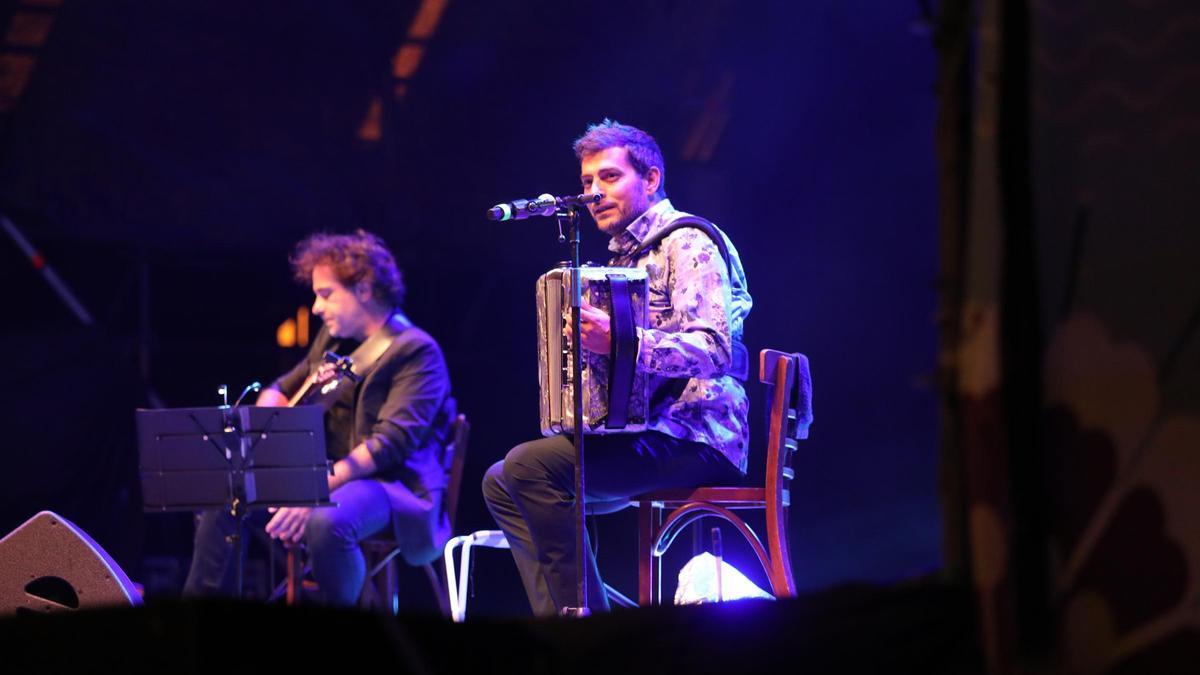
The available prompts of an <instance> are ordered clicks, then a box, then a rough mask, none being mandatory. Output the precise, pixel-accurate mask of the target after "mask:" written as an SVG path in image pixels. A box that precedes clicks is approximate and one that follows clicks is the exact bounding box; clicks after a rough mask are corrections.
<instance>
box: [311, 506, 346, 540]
mask: <svg viewBox="0 0 1200 675" xmlns="http://www.w3.org/2000/svg"><path fill="white" fill-rule="evenodd" d="M304 539H305V541H306V542H307V543H308V545H309V546H319V545H321V544H326V543H333V542H336V543H338V544H352V545H357V544H358V537H357V534H356V533H355V531H354V524H353V523H352V522H351V521H350V520H349V519H347V518H345V517H343V516H342V514H340V513H339V509H336V508H331V509H313V512H312V516H311V517H310V518H309V519H308V524H307V525H305V528H304Z"/></svg>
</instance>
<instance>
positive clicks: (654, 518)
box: [638, 502, 662, 607]
mask: <svg viewBox="0 0 1200 675" xmlns="http://www.w3.org/2000/svg"><path fill="white" fill-rule="evenodd" d="M661 520H662V512H661V509H660V508H659V507H658V506H656V505H655V504H654V502H638V604H639V605H641V606H642V607H649V606H650V605H655V604H658V601H659V597H658V596H659V592H660V589H659V575H660V574H661V572H662V569H661V565H662V561H661V560H660V559H659V558H657V557H655V555H654V541H655V539H657V538H658V528H659V526H660V525H661Z"/></svg>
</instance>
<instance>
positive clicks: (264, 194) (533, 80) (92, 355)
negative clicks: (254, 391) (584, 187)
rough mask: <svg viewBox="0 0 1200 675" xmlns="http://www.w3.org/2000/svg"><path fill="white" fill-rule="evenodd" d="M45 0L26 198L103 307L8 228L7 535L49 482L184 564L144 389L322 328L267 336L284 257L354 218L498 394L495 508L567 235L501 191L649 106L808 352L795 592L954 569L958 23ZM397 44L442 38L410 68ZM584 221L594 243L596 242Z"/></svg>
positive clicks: (563, 161)
mask: <svg viewBox="0 0 1200 675" xmlns="http://www.w3.org/2000/svg"><path fill="white" fill-rule="evenodd" d="M32 4H36V3H29V4H26V3H21V2H13V1H8V2H3V3H0V8H3V9H2V10H0V11H2V12H3V15H2V17H7V18H8V20H9V24H10V25H16V24H17V21H16V17H17V16H18V15H23V14H34V15H36V16H40V17H42V18H43V20H45V18H46V17H49V20H50V23H51V25H50V27H49V29H48V32H47V33H46V35H45V39H44V41H42V42H40V43H38V44H35V45H32V46H30V45H24V46H21V45H17V46H13V44H14V43H13V39H12V36H11V35H12V34H11V33H10V37H9V39H8V42H7V43H6V47H5V49H6V50H7V51H6V52H5V56H6V58H7V57H8V56H12V55H14V54H15V55H19V56H21V57H23V58H24V59H25V60H24V63H27V64H28V63H29V61H32V66H31V67H30V68H29V69H28V79H27V81H26V82H25V85H24V87H23V88H21V89H20V91H19V92H18V95H17V96H12V97H10V98H9V99H6V107H5V109H4V110H3V111H2V112H0V153H2V154H0V212H3V213H4V214H5V215H7V217H8V218H9V219H10V220H11V221H12V223H13V224H15V225H16V227H17V228H19V229H20V230H21V231H22V232H23V233H24V235H25V236H26V237H28V238H29V239H30V240H31V242H32V243H33V245H34V246H35V247H37V248H38V249H40V250H41V251H42V252H43V253H44V255H45V257H46V259H47V260H48V262H49V263H50V264H51V265H52V266H53V267H54V269H55V270H56V271H57V272H58V274H59V275H61V277H62V279H63V280H64V281H65V283H66V284H67V285H68V286H69V287H70V288H71V289H72V290H73V291H74V293H75V294H76V295H77V296H78V297H79V299H80V301H81V302H82V303H83V305H84V306H85V307H87V308H88V310H89V311H90V313H91V314H92V315H93V316H94V318H95V323H94V325H93V326H92V327H83V326H81V325H80V323H79V322H78V321H77V320H76V319H75V317H74V316H73V315H72V314H71V312H70V311H69V310H68V309H67V308H66V306H65V305H64V304H63V303H62V302H60V300H59V299H58V297H57V296H56V295H55V293H54V292H53V291H52V290H51V289H50V287H49V286H48V285H47V284H46V283H44V281H43V279H42V278H41V277H40V276H39V273H38V272H37V271H36V270H35V269H34V268H33V267H32V266H31V265H30V264H29V261H28V260H27V259H26V258H25V257H24V256H23V254H22V253H21V250H20V249H19V248H18V246H17V245H16V244H15V243H14V242H12V241H10V240H9V238H7V237H3V238H0V287H2V288H4V289H5V290H6V293H5V302H4V303H3V307H4V310H5V311H3V312H0V326H2V327H3V328H2V329H0V347H2V348H3V349H4V353H5V354H6V356H7V358H8V360H9V362H10V363H11V366H10V368H9V369H8V370H9V378H8V381H9V385H8V386H6V387H5V390H6V395H5V397H4V406H3V407H4V410H5V421H4V429H5V444H4V445H5V447H4V455H3V456H4V458H5V460H6V465H7V467H8V468H9V469H10V471H9V472H8V476H7V478H6V480H5V482H4V490H3V496H0V500H2V501H0V505H2V506H3V508H2V510H0V518H2V520H0V532H8V531H9V530H11V529H12V528H14V527H16V526H17V525H18V524H20V523H21V522H22V521H24V520H25V519H26V518H28V517H29V516H31V515H32V514H33V513H36V512H37V511H39V510H42V509H51V510H55V511H57V512H58V513H60V514H62V515H64V516H66V517H68V518H70V519H72V520H74V521H75V522H76V523H78V524H79V525H80V526H81V527H82V528H83V529H84V530H86V531H88V532H89V533H90V534H91V535H92V536H93V537H95V538H96V539H97V540H98V541H99V542H100V543H101V544H102V545H103V546H104V547H105V548H106V550H108V551H109V552H110V553H111V554H112V555H113V556H114V557H115V558H116V559H117V560H118V561H119V563H120V564H121V565H122V567H123V568H124V569H125V570H126V571H127V572H128V573H129V574H130V576H131V577H133V578H134V579H135V580H136V581H140V582H142V583H144V584H146V586H147V590H148V592H149V593H150V595H151V597H152V598H153V597H169V596H170V595H171V594H173V593H175V592H177V588H178V585H179V584H180V583H182V574H183V572H184V570H185V565H186V562H187V559H188V558H189V556H190V536H191V523H190V520H189V517H188V516H187V515H186V514H148V515H143V514H142V513H141V510H140V502H139V495H138V486H137V478H136V461H137V458H136V447H135V441H134V437H133V410H134V409H135V408H136V407H139V406H148V405H151V404H152V402H153V400H154V399H153V398H152V395H153V396H154V397H157V399H158V400H159V401H161V402H162V404H164V405H166V406H196V405H214V404H217V403H218V397H217V396H216V387H217V385H218V384H220V383H228V384H229V385H230V387H231V389H233V390H235V391H237V390H240V389H241V388H242V386H244V385H245V384H246V383H248V382H250V381H252V380H256V379H257V380H262V381H267V380H269V379H271V378H273V377H275V376H276V375H277V374H278V373H279V372H281V371H282V370H283V369H284V368H285V367H287V366H289V365H291V364H292V363H294V362H295V361H296V360H297V359H299V358H300V356H301V353H302V352H301V350H298V349H291V350H288V349H283V348H280V347H277V346H276V345H275V330H276V327H277V326H278V325H279V324H280V323H281V322H282V321H284V320H285V319H287V318H288V317H290V316H293V315H294V314H295V310H296V308H297V307H298V306H300V305H303V304H306V303H308V302H309V301H310V300H311V294H310V293H309V292H308V291H307V290H306V289H305V288H303V287H302V286H297V285H295V284H294V283H293V282H292V281H291V279H290V272H289V269H288V267H287V262H286V258H287V255H288V253H289V251H290V249H291V246H292V245H293V244H294V242H295V241H296V240H298V239H300V238H301V237H303V236H304V235H306V234H307V233H309V232H312V231H315V230H329V231H348V230H351V229H353V228H355V227H365V228H367V229H369V230H371V231H374V232H376V233H378V234H380V235H381V236H382V237H383V238H384V239H385V240H386V241H387V242H388V244H389V245H390V246H391V247H392V249H393V250H394V252H395V253H396V257H397V259H398V262H399V263H400V266H401V268H402V269H403V270H404V273H405V277H406V280H407V283H408V287H409V301H408V303H407V310H408V311H409V313H410V315H411V317H412V318H413V320H414V321H415V322H416V323H417V324H419V325H421V326H422V327H423V328H425V329H426V330H428V331H429V332H430V333H431V334H433V335H434V336H435V337H436V338H438V339H439V341H440V342H441V344H442V346H443V348H444V350H445V353H446V357H447V361H448V363H449V366H450V370H451V375H452V378H453V382H454V389H455V394H456V396H457V397H458V398H459V401H460V406H461V408H462V409H463V410H464V411H465V412H466V413H467V414H468V416H469V417H470V419H471V422H472V424H473V436H472V442H471V446H470V455H469V459H468V464H467V469H466V477H465V481H464V498H463V500H462V502H461V504H462V506H461V509H460V515H459V521H458V524H457V527H456V529H457V530H458V531H459V532H469V531H472V530H475V529H480V528H491V527H493V526H494V525H493V523H492V522H491V521H490V518H489V517H488V515H487V513H486V511H485V509H484V506H483V503H482V500H481V498H480V496H479V490H478V487H477V486H478V484H479V481H480V479H481V476H482V473H483V471H484V470H485V469H486V467H487V466H488V465H489V464H491V463H492V462H494V461H497V460H499V459H500V458H501V457H502V456H503V454H504V453H505V452H506V451H507V449H508V448H509V447H511V446H512V445H514V444H516V443H518V442H520V441H523V440H527V439H530V438H533V437H535V436H536V435H537V425H538V419H537V403H536V400H537V399H536V396H537V383H536V370H535V369H536V348H535V342H534V330H533V328H534V327H533V323H534V308H533V281H534V279H535V278H536V277H537V276H538V275H539V274H541V273H542V272H544V271H545V270H547V269H549V268H550V267H552V266H553V265H554V264H555V263H556V262H557V261H559V260H561V259H563V258H564V257H565V256H566V254H567V252H566V249H565V247H562V246H560V245H559V244H558V243H557V242H556V234H557V233H556V230H555V228H554V224H553V222H552V221H550V220H546V221H544V222H537V221H523V222H520V223H516V224H494V223H490V222H488V221H486V220H484V218H483V213H484V210H485V209H486V207H489V206H491V205H492V204H494V203H496V202H499V201H503V200H508V199H514V198H518V197H532V196H535V195H537V194H540V193H541V192H544V191H550V192H555V193H568V192H572V191H574V190H575V189H576V188H577V185H578V181H577V178H576V176H577V171H578V163H577V161H576V160H575V158H574V156H573V155H572V153H571V151H570V143H571V141H572V140H573V139H574V138H575V137H577V136H578V135H580V134H581V133H583V131H584V130H585V128H586V126H587V125H588V124H589V123H591V122H595V121H599V120H600V119H602V118H604V117H612V118H614V119H617V120H619V121H622V122H626V123H630V124H634V125H637V126H640V127H642V128H645V129H646V130H648V131H650V132H651V133H652V134H654V135H655V136H656V138H657V139H658V141H659V143H660V145H661V146H662V149H663V152H664V154H665V157H666V164H667V170H666V188H667V191H668V194H669V196H670V197H671V199H672V201H673V202H674V204H675V205H676V206H677V207H678V208H681V209H685V210H688V211H692V212H695V213H698V214H701V215H704V216H706V217H708V218H710V219H712V220H714V221H715V222H717V223H718V224H719V225H721V226H722V227H723V228H724V229H725V230H726V232H727V233H728V234H729V235H730V237H731V238H732V239H733V241H734V242H735V244H736V246H737V247H738V248H739V249H740V251H741V254H742V259H743V262H744V264H745V267H746V270H747V275H748V279H749V287H750V291H751V293H752V295H753V296H754V300H755V305H754V310H753V311H752V312H751V314H750V317H749V319H748V321H747V324H746V342H747V346H748V347H749V348H750V350H751V351H752V352H757V351H758V350H759V349H761V348H764V347H772V348H777V349H784V350H788V351H802V352H804V353H806V354H807V355H808V356H809V357H810V359H811V361H812V368H813V376H814V384H815V412H816V423H815V424H814V426H813V429H812V436H811V438H810V440H808V441H806V442H805V443H804V444H803V445H802V452H801V453H800V454H799V456H798V458H797V460H796V464H795V466H796V470H797V474H798V475H797V479H796V481H795V485H794V488H793V492H792V494H793V504H792V509H791V522H790V532H791V537H792V546H791V554H792V564H793V568H794V569H795V571H796V581H797V584H798V586H799V587H800V589H801V590H816V589H821V588H827V587H829V586H832V585H836V584H843V583H849V582H863V581H865V582H881V583H891V582H895V581H900V580H907V579H912V578H915V577H921V576H924V575H928V574H931V573H934V572H936V570H937V569H938V568H939V565H940V550H939V547H940V537H941V531H940V527H941V526H940V520H939V514H938V500H937V473H938V468H937V448H936V443H937V431H936V429H937V413H936V406H935V393H934V390H933V369H934V353H935V338H936V335H935V326H934V309H935V295H934V292H935V281H936V274H937V257H936V256H937V253H936V251H937V229H936V227H937V224H936V186H937V183H936V174H935V159H934V146H933V121H934V112H935V105H936V97H935V92H934V89H933V81H934V77H935V52H934V49H933V46H932V44H931V40H930V38H929V36H928V34H927V31H926V30H925V26H924V23H923V22H922V21H921V20H920V19H921V3H917V2H900V3H845V2H834V1H832V0H808V1H804V2H782V1H780V2H742V3H736V2H732V1H728V2H725V1H719V0H712V1H705V2H683V1H668V0H654V1H639V2H634V1H627V0H614V1H613V2H609V3H604V4H603V5H595V4H592V3H586V4H585V3H560V2H549V1H548V0H547V1H537V0H533V1H528V2H513V3H484V2H469V1H466V0H451V1H450V2H449V3H448V4H447V5H446V7H445V10H444V12H443V13H442V14H441V15H440V21H439V22H438V24H437V28H436V31H435V32H434V33H433V34H432V35H431V36H430V37H429V38H428V40H416V41H414V40H412V39H411V37H410V36H409V33H408V31H409V27H410V25H411V24H412V22H413V18H414V15H415V14H416V12H417V11H418V9H419V7H420V6H421V3H419V2H416V1H408V2H405V1H400V2H339V3H325V2H316V1H312V0H306V1H298V2H296V1H294V2H257V3H244V2H205V3H200V2H182V1H150V0H142V1H133V0H130V1H124V2H121V1H106V2H64V3H62V4H61V5H57V6H55V3H48V4H47V5H46V6H39V7H34V8H31V5H32ZM427 4H428V3H427ZM2 17H0V18H2ZM43 22H44V21H43ZM404 44H410V45H412V44H420V45H423V46H424V53H423V58H422V59H421V60H420V63H419V67H418V68H417V69H416V71H415V73H413V74H412V75H411V77H407V78H397V77H396V75H395V74H394V73H393V71H392V58H393V56H394V55H395V54H396V53H397V50H398V49H399V48H400V47H401V46H402V45H404ZM5 63H6V67H7V68H10V69H12V68H14V66H13V65H12V63H13V62H12V61H6V62H5ZM11 72H12V71H11V70H10V71H9V74H8V77H11ZM397 87H403V90H402V91H398V89H397ZM10 92H11V87H10ZM372 110H374V111H376V113H377V116H376V117H375V118H374V124H372V115H371V111H372ZM374 131H377V132H378V133H373V132H374ZM587 225H588V229H587V230H586V233H585V244H584V248H585V258H590V259H593V260H597V261H602V260H604V259H605V258H606V255H605V250H604V244H605V240H604V239H603V237H602V236H601V235H600V234H599V233H597V232H596V230H595V229H594V227H592V226H591V223H590V221H589V222H588V223H587ZM314 331H315V326H314ZM759 394H760V391H759V388H758V387H757V385H752V393H751V396H752V398H751V400H752V405H753V406H754V408H753V410H752V416H753V418H754V419H755V420H760V419H761V417H760V411H761V409H762V405H761V403H762V402H761V397H760V395H759ZM755 428H756V430H757V429H759V427H755ZM757 436H758V438H756V441H755V446H756V448H759V447H761V442H762V438H761V436H762V434H761V433H759V434H757ZM756 459H758V461H759V463H760V464H761V454H760V453H756V454H754V455H752V460H751V461H752V465H753V463H754V462H755V460H756ZM759 471H760V472H761V468H760V469H759ZM597 527H598V529H599V535H600V536H599V539H600V543H601V549H602V550H601V568H602V571H603V572H604V573H605V575H606V578H607V580H608V581H610V582H611V583H613V585H615V586H616V587H617V588H619V589H621V590H622V591H624V592H625V593H627V594H633V592H634V590H635V585H634V584H635V577H636V569H635V564H634V559H633V551H634V544H635V538H636V531H635V525H634V519H633V514H632V512H625V513H621V514H616V515H612V516H607V517H604V518H602V519H599V520H598V522H597ZM727 542H729V543H728V547H729V548H730V549H731V550H730V551H729V552H728V555H729V556H731V557H732V558H734V562H735V564H737V565H738V566H739V568H740V569H743V570H744V571H746V572H747V573H750V574H751V576H752V578H754V579H756V580H757V581H758V582H759V583H760V584H763V583H764V582H763V578H762V575H761V574H758V573H757V572H756V570H755V569H754V564H753V563H752V562H750V558H749V557H748V555H749V554H748V551H747V550H743V549H740V548H737V547H736V546H735V545H734V544H733V543H732V542H733V539H732V538H727ZM686 549H687V544H686V543H681V544H680V545H678V546H677V547H676V550H674V551H673V553H675V559H676V560H675V563H676V566H675V567H674V568H668V570H667V572H666V575H667V578H668V579H672V578H673V575H674V571H673V570H677V569H678V563H681V562H683V561H684V560H686V558H687V556H688V555H690V551H688V550H686ZM506 556H507V554H506V553H499V552H492V551H482V552H480V553H479V564H478V566H477V568H476V577H477V595H476V597H475V598H474V599H473V600H472V601H471V602H472V605H471V608H472V610H471V611H472V613H473V614H474V613H477V612H478V613H490V614H508V615H512V614H521V613H526V612H527V611H528V610H527V605H526V604H525V603H524V599H523V593H522V592H521V590H520V588H519V583H518V581H517V577H516V574H515V569H513V567H512V564H511V561H510V560H509V559H508V558H507V557H506ZM412 579H414V580H416V582H420V577H419V576H414V577H412ZM421 583H423V582H421ZM422 592H424V591H422Z"/></svg>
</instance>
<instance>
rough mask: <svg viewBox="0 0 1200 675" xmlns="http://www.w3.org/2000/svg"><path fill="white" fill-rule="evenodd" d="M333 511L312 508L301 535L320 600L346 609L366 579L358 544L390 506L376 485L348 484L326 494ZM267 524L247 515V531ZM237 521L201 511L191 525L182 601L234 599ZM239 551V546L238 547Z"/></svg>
mask: <svg viewBox="0 0 1200 675" xmlns="http://www.w3.org/2000/svg"><path fill="white" fill-rule="evenodd" d="M329 498H330V500H331V501H333V502H334V503H336V504H337V506H336V507H320V508H314V509H313V513H312V517H311V518H309V521H308V525H307V526H306V527H305V530H304V544H305V546H306V547H307V549H308V560H309V564H310V565H311V567H312V575H313V579H314V580H316V582H317V586H318V587H319V593H320V601H321V602H323V603H325V604H329V605H341V606H351V605H354V604H355V603H356V602H357V601H358V596H359V595H360V594H361V592H362V586H363V579H364V577H365V576H366V562H365V561H364V560H363V555H362V549H361V548H359V542H361V541H362V540H363V539H366V538H367V537H370V536H371V535H373V534H375V533H377V532H380V531H382V530H383V529H384V528H385V527H388V526H390V524H391V519H392V509H391V504H390V502H389V501H388V497H387V493H386V492H384V489H383V487H382V486H381V485H380V484H379V483H378V482H376V481H373V480H370V479H366V480H356V481H351V482H349V483H347V484H345V485H343V486H342V487H340V488H338V489H336V490H334V491H333V492H332V493H330V495H329ZM268 519H269V514H268V513H267V511H266V510H257V511H254V512H252V513H251V514H250V515H249V516H248V517H247V518H246V525H247V527H262V526H263V525H264V524H265V523H266V521H267V520H268ZM236 526H237V521H236V520H235V519H234V518H233V516H231V515H229V511H227V510H213V511H202V512H201V513H200V517H199V518H198V519H197V522H196V537H195V544H194V548H193V552H192V566H191V569H189V570H188V577H187V581H186V582H184V586H183V594H184V596H185V597H204V596H224V597H235V596H236V595H237V590H238V589H237V588H236V586H237V579H236V578H235V577H236V571H235V565H234V560H233V543H232V542H231V541H230V540H229V539H228V537H229V536H230V535H232V534H233V533H234V529H235V528H236ZM243 550H245V547H244V546H243Z"/></svg>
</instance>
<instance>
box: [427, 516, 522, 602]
mask: <svg viewBox="0 0 1200 675" xmlns="http://www.w3.org/2000/svg"><path fill="white" fill-rule="evenodd" d="M460 546H461V547H462V557H461V558H460V559H459V562H458V569H459V572H458V574H455V573H454V549H456V548H458V547H460ZM473 546H486V547H488V548H509V546H508V539H505V538H504V533H503V532H501V531H500V530H479V531H477V532H472V533H471V534H466V535H463V536H461V537H454V538H453V539H451V540H450V541H447V542H446V549H445V552H444V553H443V556H444V557H445V558H446V593H447V594H448V595H449V596H450V618H452V619H454V621H456V622H462V620H463V619H464V618H466V616H467V581H468V577H469V576H470V572H471V548H472V547H473Z"/></svg>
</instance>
